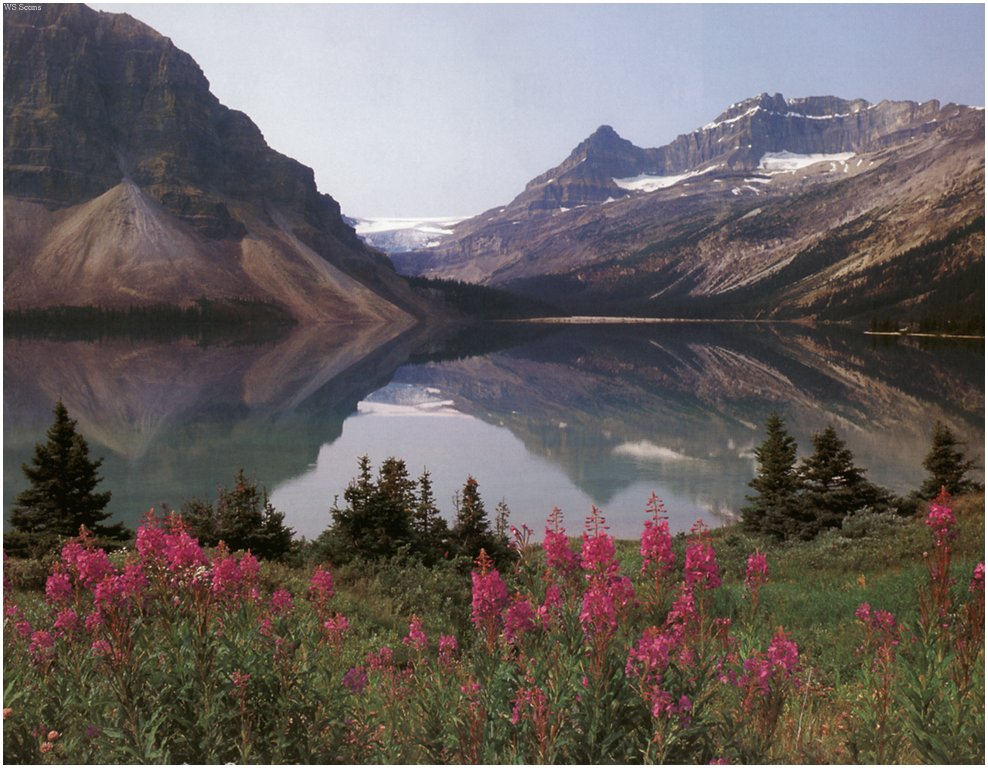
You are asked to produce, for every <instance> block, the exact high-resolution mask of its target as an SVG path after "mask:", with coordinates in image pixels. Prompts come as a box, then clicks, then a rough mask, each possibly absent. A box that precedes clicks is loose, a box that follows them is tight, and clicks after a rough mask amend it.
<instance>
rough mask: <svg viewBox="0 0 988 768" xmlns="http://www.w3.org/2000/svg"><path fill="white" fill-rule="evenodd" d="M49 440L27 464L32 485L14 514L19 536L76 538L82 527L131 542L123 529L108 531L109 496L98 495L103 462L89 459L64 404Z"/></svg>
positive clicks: (59, 406) (114, 527) (57, 407)
mask: <svg viewBox="0 0 988 768" xmlns="http://www.w3.org/2000/svg"><path fill="white" fill-rule="evenodd" d="M54 412H55V420H54V422H53V423H52V425H51V427H49V429H48V440H47V442H45V443H38V444H36V445H35V446H34V458H33V460H32V462H31V464H22V465H21V467H22V469H23V470H24V474H25V475H27V479H28V480H29V481H30V483H31V485H30V487H29V488H27V489H25V490H24V491H22V492H21V493H20V494H18V496H17V499H16V500H15V502H14V507H13V508H12V509H11V513H10V523H11V525H12V526H13V527H14V529H15V530H17V531H23V532H27V533H32V534H55V535H57V536H75V535H77V534H78V533H79V527H80V526H83V525H84V526H86V528H87V529H89V530H90V531H92V532H93V533H96V534H97V535H100V536H106V537H109V538H118V537H124V536H126V535H127V534H126V530H125V528H124V527H123V525H120V524H117V525H104V524H103V521H104V520H106V519H107V518H108V517H109V516H110V513H109V512H106V511H104V510H105V509H106V505H107V504H108V503H109V502H110V492H109V491H104V492H102V493H97V492H96V486H97V485H99V484H100V482H102V480H103V478H102V477H100V476H99V474H98V470H99V468H100V466H101V465H102V463H103V460H102V459H96V460H92V459H90V458H89V446H88V445H87V443H86V441H85V439H84V438H83V437H82V435H80V434H79V432H77V431H76V421H75V420H74V419H71V418H69V414H68V411H67V410H66V408H65V406H64V405H63V404H62V401H61V400H59V401H58V403H56V404H55V411H54Z"/></svg>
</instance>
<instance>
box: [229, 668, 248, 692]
mask: <svg viewBox="0 0 988 768" xmlns="http://www.w3.org/2000/svg"><path fill="white" fill-rule="evenodd" d="M230 682H231V683H233V687H234V688H238V689H240V690H241V691H243V690H245V689H246V688H247V685H248V684H249V683H250V675H249V674H247V673H246V672H241V671H240V670H239V669H235V670H233V672H231V673H230Z"/></svg>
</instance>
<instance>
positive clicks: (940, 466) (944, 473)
mask: <svg viewBox="0 0 988 768" xmlns="http://www.w3.org/2000/svg"><path fill="white" fill-rule="evenodd" d="M958 445H959V443H958V442H957V439H956V438H955V437H954V433H953V432H951V431H950V428H949V427H947V425H946V424H943V423H942V422H940V421H938V422H937V423H936V425H935V426H934V427H933V440H932V444H931V445H930V450H929V453H927V454H926V458H925V459H923V467H924V468H925V469H926V471H927V472H929V475H927V477H926V479H925V480H924V481H923V484H922V486H920V489H919V495H920V498H922V499H926V500H930V499H934V498H936V496H937V494H938V493H940V489H941V488H946V489H947V492H948V493H950V494H952V495H955V496H956V495H957V494H959V493H966V492H968V491H971V490H974V489H975V484H974V482H972V481H971V480H968V479H967V478H965V477H964V475H966V474H967V473H968V472H969V471H970V470H971V469H972V468H973V467H974V461H972V460H970V459H966V458H965V457H964V453H963V451H961V450H960V449H959V448H958V447H957V446H958Z"/></svg>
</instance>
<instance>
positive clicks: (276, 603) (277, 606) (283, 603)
mask: <svg viewBox="0 0 988 768" xmlns="http://www.w3.org/2000/svg"><path fill="white" fill-rule="evenodd" d="M294 607H295V603H294V601H293V600H292V593H291V592H289V591H288V590H287V589H285V588H284V587H279V588H278V589H276V590H275V591H274V592H273V593H272V595H271V612H272V613H273V614H275V615H276V616H283V615H284V614H286V613H289V612H290V611H291V610H292V608H294Z"/></svg>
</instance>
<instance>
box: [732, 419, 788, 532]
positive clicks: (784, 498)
mask: <svg viewBox="0 0 988 768" xmlns="http://www.w3.org/2000/svg"><path fill="white" fill-rule="evenodd" d="M765 433H766V434H765V441H764V442H763V443H762V444H761V445H760V446H758V447H757V448H756V449H755V458H756V459H757V460H758V474H756V475H755V477H754V478H753V479H752V480H751V482H750V483H748V485H749V486H751V488H753V489H754V490H755V492H756V493H755V495H754V496H748V497H747V499H748V504H746V505H745V506H744V507H743V508H742V509H741V519H742V524H743V526H744V527H745V528H746V529H748V530H749V531H756V532H762V533H771V534H773V535H775V536H777V537H780V538H783V537H785V536H786V534H787V529H788V528H789V527H790V525H789V517H790V516H791V515H793V514H795V498H796V491H797V489H798V481H797V477H796V468H795V467H796V440H795V439H794V438H793V437H792V436H791V435H789V433H788V432H786V426H785V422H784V421H783V420H782V417H781V416H779V414H778V413H776V412H774V411H773V412H772V414H771V415H770V416H769V417H768V419H767V420H766V421H765Z"/></svg>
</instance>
